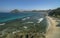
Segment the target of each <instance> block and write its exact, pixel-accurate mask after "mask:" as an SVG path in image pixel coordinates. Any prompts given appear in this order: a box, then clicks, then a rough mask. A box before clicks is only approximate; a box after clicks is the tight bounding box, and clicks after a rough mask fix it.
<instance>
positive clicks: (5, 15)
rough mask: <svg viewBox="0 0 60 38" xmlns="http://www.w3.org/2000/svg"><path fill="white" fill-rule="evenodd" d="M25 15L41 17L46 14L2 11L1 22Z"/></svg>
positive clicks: (0, 14)
mask: <svg viewBox="0 0 60 38" xmlns="http://www.w3.org/2000/svg"><path fill="white" fill-rule="evenodd" d="M25 17H32V18H40V17H44V15H43V14H42V12H39V13H37V12H35V13H33V12H28V13H0V23H2V22H7V21H11V20H15V19H21V18H25Z"/></svg>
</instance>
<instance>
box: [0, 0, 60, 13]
mask: <svg viewBox="0 0 60 38" xmlns="http://www.w3.org/2000/svg"><path fill="white" fill-rule="evenodd" d="M57 7H60V0H0V12H6V11H7V12H9V11H11V10H13V9H19V10H48V9H54V8H57Z"/></svg>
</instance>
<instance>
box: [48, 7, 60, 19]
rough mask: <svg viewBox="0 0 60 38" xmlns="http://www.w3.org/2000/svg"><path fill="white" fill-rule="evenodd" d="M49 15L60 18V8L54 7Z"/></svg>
mask: <svg viewBox="0 0 60 38" xmlns="http://www.w3.org/2000/svg"><path fill="white" fill-rule="evenodd" d="M49 16H54V17H59V18H60V8H57V9H54V10H52V11H51V12H50V13H49Z"/></svg>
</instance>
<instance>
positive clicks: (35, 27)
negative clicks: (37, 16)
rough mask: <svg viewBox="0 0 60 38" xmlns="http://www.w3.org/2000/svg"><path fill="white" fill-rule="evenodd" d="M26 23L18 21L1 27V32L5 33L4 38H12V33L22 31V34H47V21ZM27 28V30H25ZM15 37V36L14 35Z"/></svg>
mask: <svg viewBox="0 0 60 38" xmlns="http://www.w3.org/2000/svg"><path fill="white" fill-rule="evenodd" d="M25 22H26V21H22V20H16V21H12V22H8V23H6V24H5V26H1V27H0V31H2V32H3V34H2V35H3V37H2V38H5V37H6V36H7V37H6V38H8V37H9V38H10V36H11V35H9V34H10V33H13V32H16V31H20V33H22V32H23V33H45V32H46V27H47V22H46V19H44V20H43V21H42V22H41V23H39V24H38V23H28V24H27V23H25ZM24 26H26V27H27V28H24ZM12 36H13V35H12ZM12 36H11V37H12Z"/></svg>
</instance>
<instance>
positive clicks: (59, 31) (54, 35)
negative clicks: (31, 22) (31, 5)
mask: <svg viewBox="0 0 60 38" xmlns="http://www.w3.org/2000/svg"><path fill="white" fill-rule="evenodd" d="M47 19H48V21H49V27H48V28H49V29H48V31H47V33H46V38H60V27H56V25H57V22H56V20H55V19H54V18H52V17H49V16H47Z"/></svg>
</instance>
